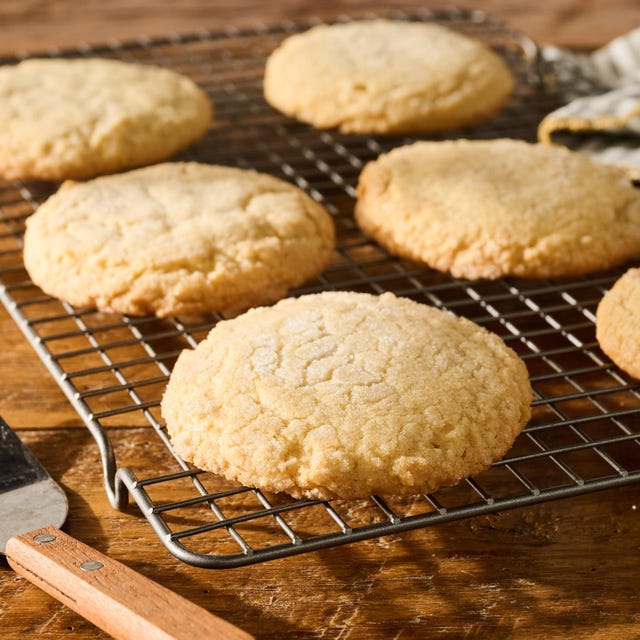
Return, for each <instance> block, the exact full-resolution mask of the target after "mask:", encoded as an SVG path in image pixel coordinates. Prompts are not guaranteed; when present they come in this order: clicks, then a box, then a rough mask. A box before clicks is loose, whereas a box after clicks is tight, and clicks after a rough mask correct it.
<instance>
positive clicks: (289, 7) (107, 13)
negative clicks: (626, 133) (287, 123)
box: [0, 0, 640, 640]
mask: <svg viewBox="0 0 640 640" xmlns="http://www.w3.org/2000/svg"><path fill="white" fill-rule="evenodd" d="M464 4H465V6H467V7H473V8H483V9H485V10H487V11H489V12H491V13H493V14H494V15H496V16H499V17H502V18H503V19H505V20H508V21H509V22H511V23H512V24H513V25H514V26H516V27H518V28H519V29H521V30H523V31H525V32H527V33H529V34H530V35H531V36H533V37H534V38H535V39H537V40H539V41H544V42H553V43H556V44H559V45H566V46H573V47H595V46H598V45H600V44H603V43H605V42H606V41H608V40H609V39H611V38H613V37H615V36H617V35H620V34H622V33H624V32H625V31H628V30H629V29H631V28H633V27H636V26H638V24H640V3H638V2H636V1H632V0H584V1H581V0H550V1H549V2H538V3H524V2H513V1H511V0H487V1H486V2H477V1H468V2H465V3H464ZM392 6H393V7H395V8H404V9H415V8H416V7H432V8H435V7H440V6H443V3H441V2H429V1H427V2H417V1H416V2H403V3H394V4H393V5H392ZM380 7H390V5H389V4H388V3H382V2H369V1H364V0H343V1H336V0H331V1H327V2H316V3H309V2H303V1H301V0H300V1H297V0H281V1H279V2H270V3H268V2H256V1H255V0H253V1H252V0H235V1H234V0H225V1H218V2H206V1H204V0H187V1H184V2H179V3H177V2H169V1H168V0H158V1H152V0H132V1H127V0H115V1H110V2H109V1H105V0H102V1H100V2H98V1H97V0H87V1H86V2H82V3H80V2H72V1H71V0H52V1H44V0H4V1H3V2H1V3H0V53H5V54H10V53H13V52H16V51H19V50H28V51H36V50H42V49H43V48H47V47H52V46H66V45H73V44H76V43H78V42H79V41H85V42H102V41H105V40H107V39H109V38H119V39H126V38H130V37H134V36H137V35H139V34H142V33H146V34H161V33H165V32H168V31H190V30H194V29H198V28H203V27H206V28H219V27H221V26H225V25H230V24H247V23H252V24H253V23H255V22H258V21H264V22H268V21H272V20H282V19H294V20H295V19H299V18H304V17H309V15H319V16H325V17H327V16H333V15H336V14H339V13H362V12H366V11H369V10H377V9H380ZM0 379H1V380H2V385H1V386H0V414H2V415H3V416H4V417H5V418H6V419H7V420H8V422H9V423H10V424H11V425H12V426H13V427H15V428H18V429H21V430H22V431H21V436H22V437H23V438H24V439H25V441H26V442H27V444H28V445H29V446H31V447H32V449H33V451H34V453H35V454H36V455H37V456H38V457H39V458H40V460H41V461H42V462H43V463H44V464H45V466H46V467H47V468H48V469H49V471H50V472H51V474H52V475H53V477H54V478H55V479H56V480H57V481H58V482H60V483H61V484H62V486H63V487H64V489H65V490H66V491H67V494H68V496H69V501H70V514H69V518H68V522H67V525H66V527H65V528H66V530H67V531H68V532H69V533H70V534H71V535H73V536H75V537H77V538H78V539H80V540H82V541H83V542H85V543H87V544H89V545H91V546H93V547H95V548H97V549H98V550H100V551H102V552H104V553H107V554H109V555H110V556H111V557H113V558H114V559H116V560H119V561H121V562H123V563H125V564H126V565H128V566H129V567H131V568H132V569H134V570H136V571H138V572H140V573H142V574H143V575H146V576H147V577H149V578H151V579H152V580H155V581H157V582H158V583H159V584H161V585H164V586H166V587H168V588H169V589H172V590H173V591H175V592H176V593H178V594H179V595H181V596H184V597H186V598H188V599H189V600H191V601H192V602H194V603H195V604H197V605H199V606H202V607H204V608H205V609H207V610H208V611H210V612H212V613H215V614H217V615H220V616H221V617H223V618H224V619H227V620H229V621H230V622H232V623H233V624H236V625H238V626H239V627H241V628H243V629H245V630H246V631H248V632H249V633H251V634H253V635H255V636H256V637H257V638H265V639H273V640H275V639H278V638H325V639H335V640H357V639H377V638H380V639H383V638H384V639H386V638H403V639H409V638H451V639H454V638H495V639H502V638H526V639H535V640H538V639H540V640H542V639H543V638H567V639H569V638H571V639H574V638H575V639H581V638H590V639H608V638H612V639H617V638H620V639H627V638H629V639H632V640H633V639H638V638H640V608H639V606H638V602H639V601H640V495H639V494H640V490H639V489H638V487H637V486H636V487H633V486H632V487H629V488H626V489H621V490H616V491H608V492H603V493H598V494H591V495H585V496H582V497H580V498H574V499H570V500H565V501H561V502H553V503H547V504H543V505H539V506H536V507H532V508H528V509H519V510H515V511H511V512H507V513H503V514H498V515H494V516H488V517H480V518H474V519H470V520H466V521H461V522H455V523H451V524H447V525H440V526H437V527H433V528H429V529H423V530H418V531H414V532H410V533H406V534H403V535H401V536H397V537H395V536H394V537H387V538H382V539H378V540H371V541H367V542H363V543H358V544H354V545H350V546H347V547H340V548H336V549H331V550H326V551H321V552H317V553H313V554H306V555H303V556H298V557H295V558H289V559H285V560H279V561H275V562H269V563H263V564H259V565H254V566H250V567H245V568H240V569H233V570H225V571H207V570H203V569H197V568H194V567H190V566H188V565H186V564H183V563H181V562H179V561H178V560H176V559H175V558H174V557H173V556H171V555H170V554H169V553H168V552H167V551H166V550H165V549H164V547H163V546H162V544H161V542H160V540H159V539H158V538H157V537H156V536H155V534H153V532H152V531H151V529H150V527H149V525H148V524H147V523H146V521H145V520H144V519H143V518H142V517H141V516H140V514H139V512H138V511H137V508H136V507H130V508H129V510H128V511H127V512H125V513H120V512H117V511H115V510H113V509H112V508H111V507H110V505H109V504H108V502H107V499H106V495H105V492H104V489H103V486H102V473H101V467H100V461H99V454H98V450H97V447H96V446H95V443H94V442H93V440H92V438H91V437H90V435H89V433H88V432H87V431H86V430H85V429H84V428H80V427H81V426H82V424H81V421H80V419H79V418H78V416H77V415H76V413H75V412H74V410H73V409H72V408H71V406H70V405H69V403H68V402H67V400H66V399H65V397H64V396H63V394H62V393H61V392H60V391H59V389H58V387H57V385H56V384H55V382H54V381H53V380H52V379H51V377H50V376H49V374H48V373H47V371H46V369H45V367H44V366H43V365H42V364H41V363H40V361H39V360H38V358H37V356H36V355H35V354H34V353H33V351H32V350H31V347H30V346H29V345H28V344H27V343H26V341H25V340H24V338H23V337H22V334H21V333H20V331H19V329H18V328H17V327H16V325H15V324H14V323H13V322H12V321H11V319H10V318H9V316H8V315H7V313H6V312H5V311H4V309H0ZM112 437H113V440H114V444H115V447H116V451H117V454H118V457H119V461H120V464H122V465H125V466H126V465H131V466H132V467H136V466H139V465H140V464H141V462H142V461H143V460H144V462H145V463H146V464H153V465H156V466H157V468H158V469H162V468H163V465H165V464H166V454H165V452H164V450H163V449H162V447H161V445H160V444H159V442H158V441H157V440H156V439H152V438H150V437H149V433H148V431H147V430H146V429H140V428H122V429H118V430H114V431H112ZM170 497H171V496H167V498H170ZM0 636H1V637H2V638H3V639H6V640H18V639H20V640H24V639H25V638H35V637H37V638H39V639H42V640H59V639H61V638H74V639H78V640H84V639H87V640H88V639H93V638H107V637H108V636H107V635H106V634H105V633H103V632H101V631H99V630H97V629H96V628H95V627H94V626H93V625H92V624H91V623H89V622H87V621H86V620H84V619H83V618H81V617H80V616H79V615H78V614H76V613H74V612H73V611H71V610H70V609H68V608H67V607H65V606H64V605H62V604H60V603H59V602H57V601H56V600H54V599H52V598H51V597H49V596H48V595H46V594H45V593H43V592H42V591H40V590H39V589H37V588H36V587H34V586H33V585H31V584H30V583H29V582H27V581H26V580H24V579H23V578H21V577H19V576H17V575H16V574H14V573H13V572H12V571H11V570H10V569H9V567H8V565H7V564H6V563H4V562H0Z"/></svg>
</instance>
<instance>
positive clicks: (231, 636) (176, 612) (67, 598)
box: [6, 527, 253, 640]
mask: <svg viewBox="0 0 640 640" xmlns="http://www.w3.org/2000/svg"><path fill="white" fill-rule="evenodd" d="M6 553H7V559H8V561H9V564H10V565H11V566H12V567H13V569H14V570H15V571H16V572H17V573H19V574H20V575H21V576H24V577H25V578H27V580H29V581H30V582H33V583H34V584H35V585H37V586H38V587H40V588H41V589H43V590H44V591H46V592H47V593H49V594H51V595H52V596H53V597H54V598H56V599H58V600H60V602H63V603H64V604H66V605H67V606H68V607H70V608H71V609H73V610H74V611H77V612H78V613H79V614H80V615H81V616H83V617H85V618H86V619H87V620H90V621H91V622H93V624H95V625H96V626H98V627H100V628H101V629H103V630H104V631H106V632H107V633H109V634H111V635H112V636H113V637H114V638H118V639H121V640H144V639H147V638H153V639H154V640H155V639H158V640H170V639H171V640H178V639H179V640H182V639H184V640H201V639H204V638H207V639H211V638H220V639H221V640H222V639H224V640H249V639H250V638H252V637H253V636H251V635H249V634H248V633H245V632H244V631H242V630H241V629H238V627H235V626H233V625H232V624H230V623H229V622H226V621H225V620H222V619H221V618H217V617H216V616H214V615H212V614H211V613H209V612H208V611H205V610H204V609H201V608H200V607H198V606H197V605H195V604H193V602H189V601H188V600H185V599H184V598H182V597H180V596H179V595H177V594H175V593H174V592H173V591H169V589H165V588H164V587H162V586H160V585H159V584H157V583H156V582H153V581H152V580H149V579H148V578H145V577H144V576H142V575H140V574H139V573H136V572H135V571H133V570H132V569H129V568H128V567H126V566H125V565H123V564H120V563H119V562H116V561H115V560H112V559H111V558H108V557H107V556H105V555H103V554H101V553H99V552H98V551H96V550H95V549H92V548H91V547H88V546H87V545H85V544H83V543H82V542H78V540H75V539H74V538H71V537H70V536H68V535H66V534H65V533H63V532H62V531H60V530H59V529H56V528H54V527H44V528H42V529H38V530H36V531H30V532H29V533H24V534H22V535H19V536H15V537H14V538H11V539H10V540H9V541H8V542H7V549H6Z"/></svg>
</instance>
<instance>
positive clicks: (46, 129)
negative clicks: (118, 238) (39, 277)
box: [0, 58, 212, 180]
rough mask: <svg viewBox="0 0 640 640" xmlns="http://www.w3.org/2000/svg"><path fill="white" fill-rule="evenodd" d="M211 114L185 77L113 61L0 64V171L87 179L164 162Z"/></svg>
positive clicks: (195, 135)
mask: <svg viewBox="0 0 640 640" xmlns="http://www.w3.org/2000/svg"><path fill="white" fill-rule="evenodd" d="M211 116H212V107H211V103H210V102H209V99H208V98H207V96H206V95H205V93H204V92H203V91H202V90H201V89H200V88H199V87H198V86H197V85H196V84H195V83H194V82H193V81H192V80H190V79H189V78H187V77H185V76H183V75H180V74H178V73H175V72H173V71H170V70H169V69H161V68H158V67H152V66H146V65H140V64H129V63H125V62H119V61H116V60H107V59H99V58H83V59H79V60H41V59H34V60H26V61H24V62H21V63H20V64H17V65H14V66H4V67H1V68H0V176H3V177H5V178H21V179H30V178H36V179H43V180H65V179H68V178H72V179H76V180H79V179H85V178H90V177H93V176H96V175H99V174H102V173H111V172H114V171H121V170H123V169H130V168H132V167H137V166H141V165H145V164H152V163H154V162H159V161H160V160H164V159H166V158H168V157H170V156H172V155H173V154H175V153H177V152H178V151H180V150H182V149H184V148H185V147H187V146H188V145H189V144H191V143H192V142H193V141H194V140H197V139H198V138H200V137H202V136H203V135H204V134H205V133H206V131H207V129H208V128H209V124H210V121H211Z"/></svg>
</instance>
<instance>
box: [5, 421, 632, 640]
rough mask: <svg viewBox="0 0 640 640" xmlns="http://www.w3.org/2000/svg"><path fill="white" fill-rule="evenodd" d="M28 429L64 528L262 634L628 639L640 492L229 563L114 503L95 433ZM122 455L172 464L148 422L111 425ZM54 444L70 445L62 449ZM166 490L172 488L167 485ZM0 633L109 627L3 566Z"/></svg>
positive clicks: (77, 634) (85, 639) (137, 462)
mask: <svg viewBox="0 0 640 640" xmlns="http://www.w3.org/2000/svg"><path fill="white" fill-rule="evenodd" d="M21 435H22V437H23V438H24V440H25V442H26V443H27V444H28V445H29V446H31V447H32V448H33V450H34V452H35V453H36V454H37V455H38V456H39V457H40V459H41V460H42V462H43V463H45V465H46V466H47V467H48V468H49V470H50V471H51V473H52V475H53V476H54V478H56V479H57V480H58V481H60V482H61V483H62V484H63V486H64V487H65V489H66V491H67V493H68V495H69V500H70V515H69V520H68V524H67V527H66V528H67V530H68V532H69V533H70V534H71V535H73V536H75V537H77V538H79V539H80V540H82V541H83V542H85V543H87V544H90V545H91V546H93V547H95V548H97V549H98V550H100V551H102V552H104V553H107V554H108V555H110V556H111V557H112V558H114V559H116V560H119V561H121V562H124V563H125V564H127V565H128V566H129V567H131V568H132V569H134V570H136V571H138V572H140V573H142V574H144V575H146V576H147V577H149V578H151V579H152V580H154V581H156V582H158V583H160V584H162V585H164V586H165V587H167V588H169V589H171V590H173V591H175V592H176V593H178V594H180V595H181V596H183V597H186V598H188V599H189V600H191V601H192V602H194V603H195V604H197V605H199V606H201V607H204V608H205V609H207V610H209V611H211V612H213V613H215V614H216V615H219V616H221V617H222V618H224V619H226V620H229V621H230V622H231V623H233V624H235V625H237V626H239V627H240V628H242V629H245V630H246V631H247V632H249V633H251V634H253V635H255V636H256V638H262V639H269V640H276V639H282V638H323V639H329V640H333V639H336V640H337V639H340V640H344V639H345V638H348V639H349V640H359V639H363V640H364V639H365V638H367V639H370V638H373V639H378V638H379V639H381V640H382V639H383V638H384V639H387V638H394V637H395V638H407V639H409V638H427V637H429V638H433V637H436V638H437V637H441V638H462V637H472V638H473V637H475V638H485V637H489V638H491V637H493V638H506V637H518V638H524V639H532V640H533V639H536V640H538V639H541V638H549V637H553V638H576V639H581V638H634V637H638V635H639V634H640V621H639V620H638V608H637V603H638V598H639V597H640V584H639V582H638V572H639V569H640V555H639V552H638V548H637V541H638V540H640V518H639V517H638V513H639V509H640V505H639V504H638V490H637V488H636V487H629V488H626V489H622V490H617V491H609V492H604V493H599V494H592V495H586V496H582V497H580V498H576V499H570V500H565V501H561V502H555V503H548V504H544V505H539V506H536V507H533V508H529V509H519V510H515V511H512V512H506V513H502V514H497V515H493V516H489V517H480V518H475V519H473V520H468V521H461V522H454V523H451V524H447V525H443V526H438V527H432V528H429V529H423V530H419V531H413V532H409V533H406V534H403V535H400V536H393V537H387V538H384V539H380V540H370V541H366V542H362V543H358V544H354V545H349V546H346V547H340V548H335V549H329V550H325V551H321V552H317V553H313V554H306V555H303V556H297V557H293V558H288V559H285V560H278V561H274V562H269V563H263V564H260V565H254V566H249V567H243V568H239V569H233V570H225V571H206V570H201V569H196V568H193V567H190V566H187V565H185V564H183V563H181V562H179V561H178V560H176V559H175V558H173V557H172V556H170V555H169V554H168V553H167V551H166V550H165V549H164V547H163V546H162V544H161V542H160V540H159V539H158V538H157V537H156V536H155V535H154V534H153V533H152V532H151V530H150V528H149V525H148V524H147V523H146V521H145V520H144V519H143V518H142V517H141V516H140V515H139V513H138V512H137V508H135V507H133V508H131V509H130V510H129V512H128V513H119V512H116V511H114V510H113V509H112V508H111V507H110V506H109V504H108V503H107V500H106V497H105V494H104V490H103V487H102V480H101V471H100V466H99V458H98V452H97V448H96V446H95V444H94V443H93V441H92V440H91V438H90V436H89V434H88V433H87V432H86V431H83V430H75V431H69V430H67V431H60V430H51V431H39V432H37V431H26V432H23V433H22V434H21ZM112 435H113V437H114V440H115V446H116V450H117V452H118V455H119V457H120V462H121V464H123V465H129V466H131V467H133V468H136V467H139V466H141V465H145V464H146V465H155V467H156V469H157V471H158V472H161V471H163V470H167V471H168V470H170V469H172V468H173V467H172V466H171V465H170V463H169V462H168V461H167V457H168V456H167V455H166V453H164V451H163V449H162V447H161V445H160V444H159V443H158V442H157V440H156V439H155V438H153V437H150V434H149V430H146V429H131V430H116V431H114V432H112ZM61 452H64V453H63V454H62V453H61ZM167 491H168V493H167V494H166V495H164V496H163V497H164V498H165V499H167V500H170V499H172V497H177V494H172V490H167ZM0 603H1V604H0V628H1V629H2V637H3V639H7V640H18V639H22V638H31V637H38V638H39V640H59V639H61V638H66V637H73V638H74V639H76V640H90V639H92V638H107V637H108V636H107V635H106V634H104V633H102V632H99V631H98V630H96V629H95V627H93V626H92V625H91V624H90V623H88V622H86V621H85V620H84V619H82V618H81V617H80V616H78V615H77V614H75V613H73V612H72V611H71V610H69V609H67V608H66V607H64V606H63V605H61V604H60V603H58V602H56V601H55V600H53V599H52V598H50V597H49V596H47V595H46V594H44V593H43V592H42V591H40V590H38V589H37V588H35V587H34V586H33V585H31V584H30V583H28V582H27V581H26V580H24V579H22V578H19V577H18V576H16V575H15V574H14V573H13V572H11V571H10V570H9V569H8V568H7V567H6V566H2V567H0Z"/></svg>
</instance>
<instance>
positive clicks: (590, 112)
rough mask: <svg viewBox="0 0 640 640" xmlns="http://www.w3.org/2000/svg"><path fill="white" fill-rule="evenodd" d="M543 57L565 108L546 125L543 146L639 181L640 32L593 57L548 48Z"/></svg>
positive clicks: (540, 131) (542, 126)
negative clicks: (582, 156) (565, 150)
mask: <svg viewBox="0 0 640 640" xmlns="http://www.w3.org/2000/svg"><path fill="white" fill-rule="evenodd" d="M542 56H543V59H544V61H545V63H546V65H547V66H548V67H549V69H550V71H551V74H550V75H551V77H552V78H553V82H554V84H555V87H554V89H555V91H556V92H557V95H558V96H559V98H560V100H561V101H562V102H566V103H567V104H565V106H563V107H561V108H560V109H557V110H556V111H553V112H552V113H550V114H549V115H548V116H546V117H545V118H544V120H542V122H541V123H540V125H539V127H538V138H539V139H540V141H541V142H546V143H553V144H563V145H566V146H567V147H569V148H570V149H573V150H575V151H580V152H582V153H586V154H587V155H590V156H592V157H594V158H596V159H598V160H601V161H602V162H609V163H612V164H618V165H621V166H623V167H625V168H626V169H627V170H628V172H629V174H630V175H631V177H632V178H633V179H634V180H640V29H636V30H634V31H632V32H631V33H629V34H627V35H625V36H621V37H620V38H616V39H615V40H613V42H611V43H609V44H608V45H607V46H605V47H603V48H602V49H598V50H597V51H595V52H594V53H592V54H591V55H584V54H575V53H570V52H567V51H563V50H561V49H557V48H556V47H551V46H546V47H544V48H543V49H542Z"/></svg>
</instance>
